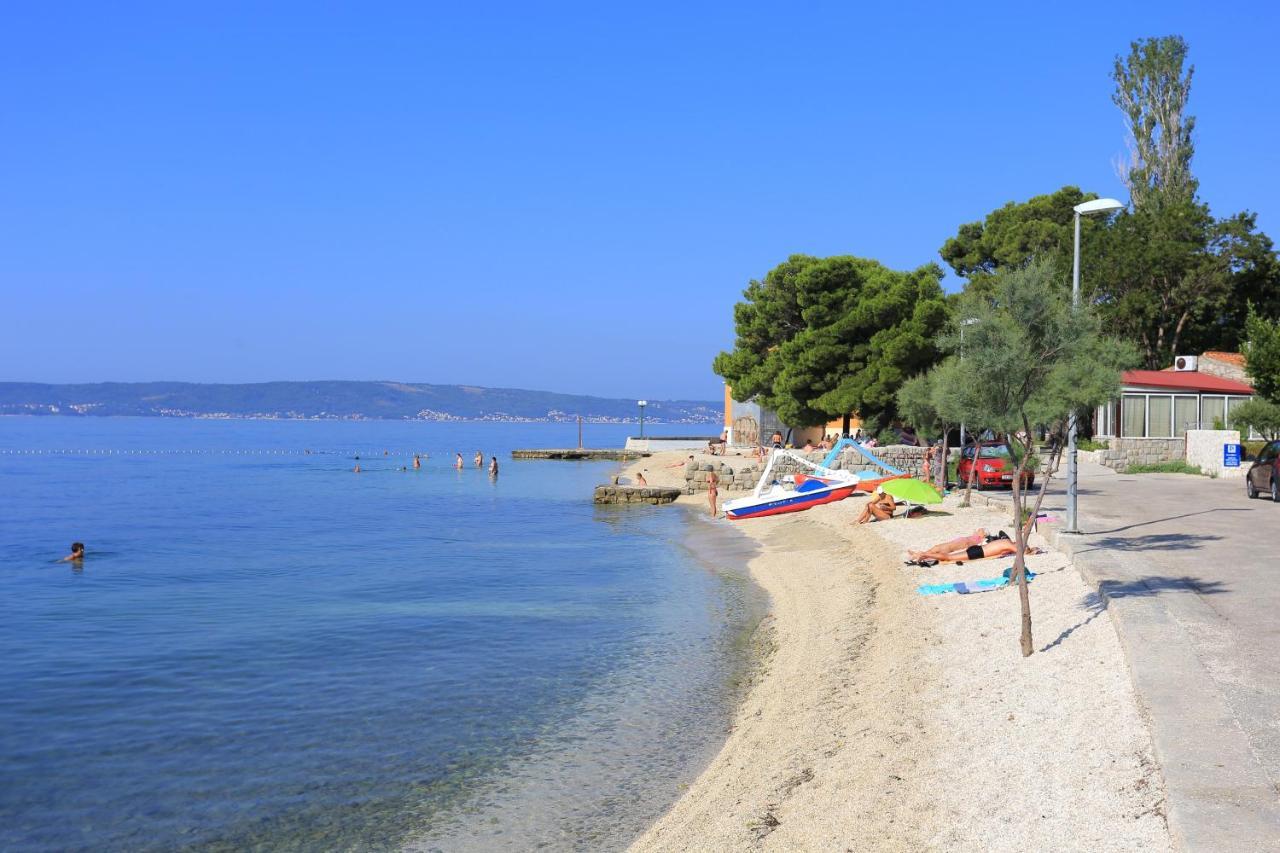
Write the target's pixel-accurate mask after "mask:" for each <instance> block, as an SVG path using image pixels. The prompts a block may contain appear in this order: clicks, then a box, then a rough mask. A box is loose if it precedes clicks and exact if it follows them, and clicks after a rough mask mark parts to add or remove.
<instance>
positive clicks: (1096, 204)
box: [1072, 198, 1124, 216]
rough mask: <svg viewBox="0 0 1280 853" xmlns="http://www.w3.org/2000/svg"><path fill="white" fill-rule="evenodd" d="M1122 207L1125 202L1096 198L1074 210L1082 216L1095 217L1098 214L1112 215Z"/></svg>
mask: <svg viewBox="0 0 1280 853" xmlns="http://www.w3.org/2000/svg"><path fill="white" fill-rule="evenodd" d="M1122 207H1124V202H1120V201H1116V200H1115V199H1114V198H1095V199H1094V200H1093V201H1086V202H1084V203H1083V204H1077V205H1076V206H1075V207H1073V208H1072V210H1074V211H1075V212H1076V213H1078V214H1079V215H1080V216H1093V215H1094V214H1097V213H1110V212H1111V211H1113V210H1120V209H1121V208H1122Z"/></svg>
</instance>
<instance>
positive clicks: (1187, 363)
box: [1173, 355, 1200, 371]
mask: <svg viewBox="0 0 1280 853" xmlns="http://www.w3.org/2000/svg"><path fill="white" fill-rule="evenodd" d="M1173 369H1174V370H1179V371H1194V370H1199V369H1200V358H1199V357H1198V356H1194V355H1180V356H1178V357H1177V358H1175V359H1174V360H1173Z"/></svg>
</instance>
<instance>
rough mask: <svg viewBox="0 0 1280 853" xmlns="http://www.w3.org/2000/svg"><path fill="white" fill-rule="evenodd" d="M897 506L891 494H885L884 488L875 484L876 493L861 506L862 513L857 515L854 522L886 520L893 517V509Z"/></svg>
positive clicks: (864, 522) (863, 522)
mask: <svg viewBox="0 0 1280 853" xmlns="http://www.w3.org/2000/svg"><path fill="white" fill-rule="evenodd" d="M897 508H898V502H897V501H895V500H894V499H893V495H889V494H886V493H885V491H884V489H882V488H881V487H879V486H876V493H875V495H873V496H872V498H871V500H869V501H867V505H866V506H864V507H863V508H862V515H860V516H858V520H857V521H856V522H854V523H855V524H866V523H867V522H868V521H887V520H888V519H890V518H892V517H893V511H894V510H895V509H897Z"/></svg>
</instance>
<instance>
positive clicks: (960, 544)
mask: <svg viewBox="0 0 1280 853" xmlns="http://www.w3.org/2000/svg"><path fill="white" fill-rule="evenodd" d="M986 541H987V531H986V528H984V527H979V528H978V529H977V530H975V531H973V533H971V534H969V535H968V536H961V537H959V538H958V539H948V540H947V541H946V542H939V543H938V544H937V545H930V546H929V547H928V548H925V549H924V550H923V551H912V550H910V549H908V550H907V556H908V557H910V558H911V559H913V560H941V559H943V558H944V557H946V556H947V555H949V554H952V553H954V552H956V551H963V550H964V549H965V548H968V547H969V546H970V545H981V544H982V543H983V542H986Z"/></svg>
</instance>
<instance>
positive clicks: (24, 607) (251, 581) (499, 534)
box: [0, 418, 760, 850]
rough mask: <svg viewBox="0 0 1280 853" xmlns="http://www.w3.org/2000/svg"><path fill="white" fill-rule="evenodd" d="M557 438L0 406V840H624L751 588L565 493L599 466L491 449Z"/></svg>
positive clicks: (687, 539) (691, 743)
mask: <svg viewBox="0 0 1280 853" xmlns="http://www.w3.org/2000/svg"><path fill="white" fill-rule="evenodd" d="M658 429H659V430H665V432H666V433H667V434H673V433H687V432H689V430H690V428H689V427H687V426H684V427H668V428H663V427H659V428H658ZM627 431H628V428H627V427H625V426H616V427H614V426H589V427H587V443H588V444H589V445H592V444H594V445H596V446H617V445H620V444H621V442H622V440H623V436H624V435H625V434H626V432H627ZM706 431H708V430H707V429H706V428H705V427H704V428H702V429H696V428H695V430H694V432H706ZM575 442H576V429H575V428H574V427H573V426H571V425H541V424H538V425H529V424H414V423H398V422H357V423H349V422H270V421H188V420H155V419H93V418H86V419H57V418H45V419H39V418H0V483H2V484H3V488H2V489H0V585H2V587H3V589H2V594H0V683H3V685H4V688H5V689H4V690H3V691H0V766H2V768H3V770H2V773H0V848H2V849H6V850H72V849H84V850H89V849H92V850H112V849H121V850H123V849H129V850H137V849H174V848H195V849H218V848H223V849H245V848H253V847H257V848H260V849H273V850H274V849H319V848H323V849H372V850H377V849H394V848H396V847H398V846H400V845H402V844H404V843H407V842H416V843H420V844H423V845H425V846H428V847H431V846H435V847H441V848H445V849H448V848H465V847H473V848H476V849H485V848H493V847H502V846H505V847H509V848H514V849H523V848H527V847H532V846H535V845H536V844H539V843H545V844H549V845H551V846H552V847H555V848H574V847H579V848H583V849H588V848H589V849H601V848H609V847H617V846H620V845H623V844H625V842H626V840H627V839H628V838H629V837H630V836H631V835H632V834H633V833H634V832H635V831H637V830H638V829H640V828H642V827H643V826H644V825H645V823H646V822H647V821H648V820H650V819H652V817H654V816H655V815H656V814H658V813H660V812H661V810H662V808H663V807H664V806H665V805H666V803H667V802H668V801H669V800H670V799H671V798H673V797H674V795H675V793H676V790H677V786H678V784H679V783H680V782H681V781H682V780H685V779H687V778H688V777H689V776H690V774H691V773H692V772H694V771H695V770H696V769H697V766H698V765H699V763H700V762H701V761H702V760H704V759H705V757H706V756H707V754H708V753H709V752H710V751H711V750H713V749H714V748H715V746H716V745H717V744H718V742H719V739H720V738H721V737H722V731H723V723H724V721H725V720H726V715H727V712H728V707H729V704H730V702H731V699H732V686H731V685H730V683H729V678H728V675H729V674H731V673H732V672H733V671H734V668H735V667H737V666H740V665H741V663H742V661H743V653H742V649H741V645H740V644H739V643H738V642H737V641H738V640H739V639H740V637H741V635H742V632H743V630H744V629H745V628H747V627H749V626H750V624H751V623H752V621H753V620H754V619H755V618H756V616H757V614H758V612H759V606H760V602H759V599H758V597H757V596H756V594H755V592H754V591H753V590H752V588H751V587H750V586H749V585H748V584H746V583H745V582H744V581H743V579H742V577H741V575H740V573H736V572H735V569H736V568H738V567H736V566H735V565H734V564H735V563H740V562H741V557H742V553H741V552H740V551H738V552H735V551H734V548H740V547H741V545H740V544H735V542H736V540H733V539H730V538H725V536H726V534H724V533H723V532H722V531H720V530H718V529H717V528H715V527H714V526H712V525H710V524H705V523H694V524H690V523H688V520H687V519H685V518H684V517H683V514H682V511H681V510H677V509H675V508H626V509H618V508H596V507H594V506H593V505H592V504H591V502H590V489H591V486H592V485H593V484H595V483H597V482H602V481H604V480H605V479H606V478H607V476H608V474H610V473H612V472H613V471H614V470H615V467H616V466H615V465H614V464H612V463H561V462H513V461H511V460H510V459H509V458H508V451H509V450H510V448H512V447H516V446H563V445H571V444H573V443H575ZM477 448H480V449H483V450H484V451H485V453H486V455H487V456H488V455H496V456H498V458H499V461H500V464H501V474H500V476H499V477H498V478H497V479H496V480H492V479H490V478H489V477H488V476H486V475H485V474H484V473H483V472H482V471H477V470H475V469H474V468H471V467H470V466H468V468H467V469H466V470H463V471H461V472H458V471H455V470H453V469H452V467H451V464H452V459H453V452H454V451H455V450H457V451H461V452H463V454H464V455H465V456H466V458H467V461H468V463H470V459H471V455H472V454H473V453H474V452H475V450H476V449H477ZM305 450H310V451H312V452H311V453H306V452H304V451H305ZM384 450H390V451H391V452H390V453H389V454H387V455H384V454H383V451H384ZM26 451H41V452H37V453H29V452H26ZM50 451H55V452H50ZM102 451H112V452H109V453H108V452H102ZM413 451H425V452H428V453H429V454H430V457H429V459H428V460H427V462H426V466H425V468H424V470H423V471H419V472H414V471H411V470H410V471H401V470H400V468H401V466H408V465H409V464H411V457H410V456H409V455H408V454H409V453H411V452H413ZM357 455H358V456H360V460H359V461H360V464H361V466H362V468H363V469H364V470H363V473H361V474H359V475H356V474H354V473H352V471H351V468H352V466H353V465H354V464H355V461H354V460H353V458H352V457H354V456H357ZM691 531H692V535H691ZM72 540H83V541H85V542H86V543H87V544H88V550H89V556H88V559H86V561H85V563H84V566H83V569H78V568H76V567H74V566H72V565H70V564H66V563H58V562H56V559H57V558H58V557H59V556H61V555H62V554H64V553H66V549H67V547H68V544H69V543H70V542H71V541H72ZM691 548H692V550H691Z"/></svg>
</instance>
